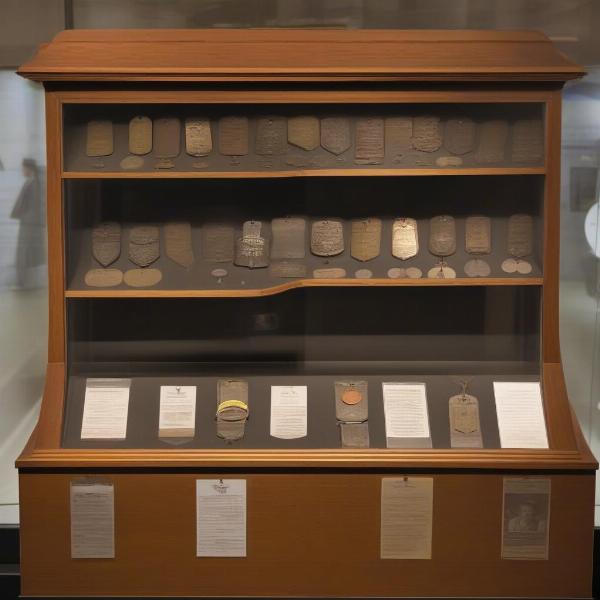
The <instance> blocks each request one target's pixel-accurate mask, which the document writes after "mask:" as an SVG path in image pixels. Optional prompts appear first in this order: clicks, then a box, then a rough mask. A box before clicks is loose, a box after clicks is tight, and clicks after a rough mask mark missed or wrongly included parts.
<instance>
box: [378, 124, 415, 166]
mask: <svg viewBox="0 0 600 600" xmlns="http://www.w3.org/2000/svg"><path fill="white" fill-rule="evenodd" d="M412 135H413V120H412V117H388V118H387V119H386V120H385V136H384V137H385V154H386V156H387V157H388V158H392V159H394V158H396V159H398V158H401V157H402V156H404V155H405V154H407V153H408V152H410V151H411V150H412Z"/></svg>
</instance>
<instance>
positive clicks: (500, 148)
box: [475, 121, 508, 165]
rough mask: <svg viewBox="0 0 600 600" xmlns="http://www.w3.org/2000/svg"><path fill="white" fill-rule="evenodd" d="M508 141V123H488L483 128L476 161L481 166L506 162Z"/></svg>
mask: <svg viewBox="0 0 600 600" xmlns="http://www.w3.org/2000/svg"><path fill="white" fill-rule="evenodd" d="M507 139H508V123H507V122H506V121H486V122H485V123H483V125H482V126H481V134H480V136H479V147H478V148H477V152H476V153H475V160H476V161H477V162H478V163H479V164H486V165H487V164H494V163H501V162H504V156H505V152H506V140H507Z"/></svg>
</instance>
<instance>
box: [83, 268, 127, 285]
mask: <svg viewBox="0 0 600 600" xmlns="http://www.w3.org/2000/svg"><path fill="white" fill-rule="evenodd" d="M121 283H123V272H122V271H121V270H120V269H90V270H89V271H88V272H87V273H86V274H85V285H87V286H89V287H101V288H104V287H114V286H115V285H120V284H121Z"/></svg>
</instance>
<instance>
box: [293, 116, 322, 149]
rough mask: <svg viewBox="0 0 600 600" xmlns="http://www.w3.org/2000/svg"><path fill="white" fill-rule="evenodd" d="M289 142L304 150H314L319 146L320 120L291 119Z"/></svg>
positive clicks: (309, 118) (309, 117)
mask: <svg viewBox="0 0 600 600" xmlns="http://www.w3.org/2000/svg"><path fill="white" fill-rule="evenodd" d="M287 132H288V142H289V143H290V144H293V145H294V146H298V148H302V149H303V150H314V149H315V148H318V146H319V140H320V127H319V119H317V117H311V116H301V117H290V118H289V119H288V126H287Z"/></svg>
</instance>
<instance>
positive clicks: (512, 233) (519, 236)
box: [508, 214, 533, 258]
mask: <svg viewBox="0 0 600 600" xmlns="http://www.w3.org/2000/svg"><path fill="white" fill-rule="evenodd" d="M532 244H533V218H532V217H531V216H530V215H520V214H519V215H512V216H511V217H510V218H509V219H508V253H509V254H510V255H511V256H513V257H516V258H522V257H524V256H529V255H530V254H531V253H532V251H533V250H532Z"/></svg>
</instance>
